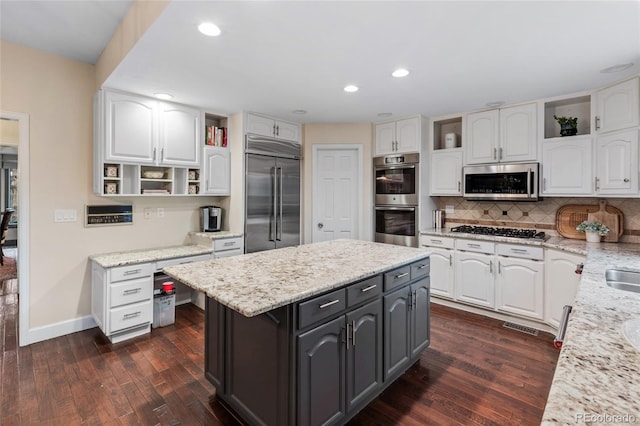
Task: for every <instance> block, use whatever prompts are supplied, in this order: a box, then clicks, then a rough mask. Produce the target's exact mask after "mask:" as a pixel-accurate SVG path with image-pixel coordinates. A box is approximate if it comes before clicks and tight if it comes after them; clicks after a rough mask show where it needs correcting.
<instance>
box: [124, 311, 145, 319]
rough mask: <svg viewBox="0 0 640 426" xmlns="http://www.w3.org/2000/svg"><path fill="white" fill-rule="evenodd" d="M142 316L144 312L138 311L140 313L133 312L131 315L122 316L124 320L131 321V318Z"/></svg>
mask: <svg viewBox="0 0 640 426" xmlns="http://www.w3.org/2000/svg"><path fill="white" fill-rule="evenodd" d="M141 314H142V312H140V311H138V312H132V313H130V314H124V315H123V316H122V319H131V318H136V317H139V316H140V315H141Z"/></svg>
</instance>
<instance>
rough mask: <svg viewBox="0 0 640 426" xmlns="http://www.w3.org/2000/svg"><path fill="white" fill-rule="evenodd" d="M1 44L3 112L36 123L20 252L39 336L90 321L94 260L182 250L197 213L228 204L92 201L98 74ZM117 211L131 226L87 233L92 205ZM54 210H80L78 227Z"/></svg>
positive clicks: (200, 200) (207, 200) (85, 66)
mask: <svg viewBox="0 0 640 426" xmlns="http://www.w3.org/2000/svg"><path fill="white" fill-rule="evenodd" d="M0 43H2V44H1V45H0V55H1V56H0V85H1V87H2V93H1V98H0V109H2V110H5V111H12V112H21V113H27V114H29V117H30V150H29V161H30V164H29V165H30V172H31V173H30V187H29V202H30V211H29V226H30V240H29V241H19V244H26V245H28V251H29V258H30V271H29V275H30V289H29V300H30V319H29V328H34V327H39V326H45V325H51V324H55V323H58V322H61V321H65V320H72V319H76V318H79V317H83V316H86V315H89V314H90V298H91V285H90V264H89V261H88V256H89V255H91V254H96V253H105V252H113V251H120V250H131V249H136V248H148V247H158V246H166V245H175V244H182V243H184V242H186V239H187V233H188V232H189V231H193V230H195V229H197V227H198V207H199V206H201V205H207V204H212V203H216V204H218V203H222V204H223V205H224V203H225V201H226V200H224V199H223V200H220V199H215V198H213V197H198V198H189V197H171V198H169V197H156V198H140V197H137V198H132V199H121V198H117V199H116V198H111V199H107V198H101V197H97V196H94V195H93V194H92V169H93V163H92V161H93V160H92V144H93V140H92V138H93V103H92V98H93V94H94V90H95V68H94V66H92V65H88V64H85V63H81V62H77V61H73V60H69V59H65V58H62V57H60V56H55V55H51V54H48V53H45V52H42V51H39V50H34V49H31V48H27V47H22V46H18V45H16V44H12V43H8V42H5V41H0ZM20 161H23V159H22V158H21V159H20ZM116 203H127V204H133V207H134V224H133V225H126V226H107V227H97V228H85V227H84V224H83V223H84V208H85V206H86V205H87V204H116ZM147 207H150V208H156V207H163V208H164V209H165V217H164V218H158V217H156V216H155V215H154V217H153V218H152V219H146V220H145V219H144V217H143V211H144V209H145V208H147ZM55 209H75V210H76V211H77V212H78V221H77V222H72V223H55V222H54V221H53V218H54V210H55Z"/></svg>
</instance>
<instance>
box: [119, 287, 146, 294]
mask: <svg viewBox="0 0 640 426" xmlns="http://www.w3.org/2000/svg"><path fill="white" fill-rule="evenodd" d="M141 291H142V288H140V287H138V288H130V289H127V290H125V291H123V292H122V294H124V295H128V294H134V293H140V292H141Z"/></svg>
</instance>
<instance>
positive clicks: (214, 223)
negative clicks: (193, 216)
mask: <svg viewBox="0 0 640 426" xmlns="http://www.w3.org/2000/svg"><path fill="white" fill-rule="evenodd" d="M200 219H201V220H200V223H201V224H202V232H218V231H220V230H221V229H222V208H220V207H216V206H204V207H200Z"/></svg>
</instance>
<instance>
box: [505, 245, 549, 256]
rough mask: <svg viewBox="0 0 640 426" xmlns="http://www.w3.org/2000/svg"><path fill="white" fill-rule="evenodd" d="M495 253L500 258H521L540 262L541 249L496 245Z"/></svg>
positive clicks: (542, 251)
mask: <svg viewBox="0 0 640 426" xmlns="http://www.w3.org/2000/svg"><path fill="white" fill-rule="evenodd" d="M496 253H497V254H499V255H501V256H511V257H522V258H524V259H533V260H542V259H544V250H543V248H542V247H532V246H521V245H518V244H498V247H497V249H496Z"/></svg>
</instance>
